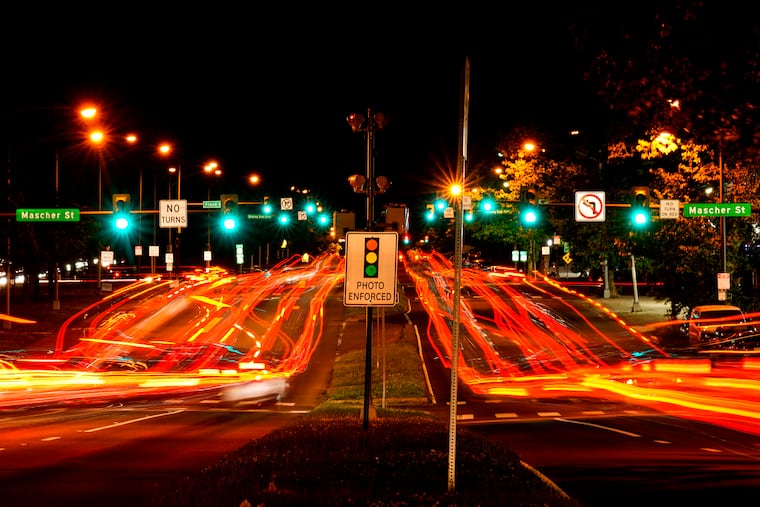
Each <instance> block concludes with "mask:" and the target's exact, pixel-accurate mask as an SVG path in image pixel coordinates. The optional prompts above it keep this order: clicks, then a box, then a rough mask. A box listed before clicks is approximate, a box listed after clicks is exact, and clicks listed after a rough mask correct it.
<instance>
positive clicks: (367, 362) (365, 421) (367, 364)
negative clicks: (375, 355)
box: [362, 109, 375, 430]
mask: <svg viewBox="0 0 760 507" xmlns="http://www.w3.org/2000/svg"><path fill="white" fill-rule="evenodd" d="M365 130H366V131H367V136H366V138H367V147H366V156H367V159H366V169H367V225H366V229H367V232H370V231H371V230H372V224H373V222H374V220H375V217H374V206H375V202H374V188H375V185H374V182H373V178H374V176H373V174H372V173H373V169H374V168H373V165H372V162H373V154H372V149H373V147H374V137H375V136H374V134H375V122H374V120H373V119H372V111H371V110H370V109H367V127H366V129H365ZM365 319H366V346H365V357H364V412H363V414H364V416H363V418H362V428H363V429H364V430H367V429H369V411H370V404H371V401H370V400H371V398H372V307H371V306H367V311H366V315H365Z"/></svg>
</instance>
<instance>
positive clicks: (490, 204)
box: [480, 197, 496, 213]
mask: <svg viewBox="0 0 760 507" xmlns="http://www.w3.org/2000/svg"><path fill="white" fill-rule="evenodd" d="M480 209H481V210H482V211H483V212H484V213H490V212H492V211H493V210H495V209H496V202H495V201H494V200H493V199H491V198H490V197H488V198H485V199H483V200H482V201H480Z"/></svg>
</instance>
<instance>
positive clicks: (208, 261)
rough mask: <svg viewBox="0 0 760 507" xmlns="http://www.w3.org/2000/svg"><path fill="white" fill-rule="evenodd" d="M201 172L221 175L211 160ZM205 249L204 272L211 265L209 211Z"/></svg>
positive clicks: (209, 197) (209, 214) (209, 193)
mask: <svg viewBox="0 0 760 507" xmlns="http://www.w3.org/2000/svg"><path fill="white" fill-rule="evenodd" d="M203 172H205V173H206V174H210V175H214V176H221V175H222V169H221V168H220V167H219V164H218V163H216V162H214V161H211V162H209V163H208V164H206V165H204V166H203ZM206 200H207V201H210V200H211V184H209V186H208V194H207V198H206ZM206 235H207V237H206V250H207V252H208V254H207V257H206V272H208V271H209V268H210V267H211V211H209V212H208V213H207V218H206Z"/></svg>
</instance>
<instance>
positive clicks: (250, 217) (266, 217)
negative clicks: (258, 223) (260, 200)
mask: <svg viewBox="0 0 760 507" xmlns="http://www.w3.org/2000/svg"><path fill="white" fill-rule="evenodd" d="M271 218H272V215H257V214H255V213H249V214H248V220H269V219H271Z"/></svg>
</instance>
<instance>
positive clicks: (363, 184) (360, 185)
mask: <svg viewBox="0 0 760 507" xmlns="http://www.w3.org/2000/svg"><path fill="white" fill-rule="evenodd" d="M347 121H348V124H349V125H350V126H351V130H352V131H353V132H363V133H364V138H365V141H366V149H365V152H366V159H365V170H366V178H363V177H361V176H360V175H354V176H351V177H350V178H349V182H350V183H351V186H352V187H353V188H354V192H357V193H361V192H363V193H365V194H366V195H367V208H366V217H367V224H366V226H365V229H366V230H367V232H369V231H371V230H372V229H373V226H374V222H375V193H376V190H375V181H374V161H375V158H374V148H375V133H376V132H377V130H381V129H382V128H383V127H384V126H385V123H386V121H385V115H384V114H383V113H374V114H373V113H372V110H371V109H367V116H366V117H365V116H364V115H362V114H360V113H351V114H350V115H348V118H347ZM366 337H367V339H366V350H365V361H364V410H363V417H362V427H363V429H364V430H365V431H366V430H368V429H369V415H370V398H371V396H372V306H370V305H367V307H366Z"/></svg>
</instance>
